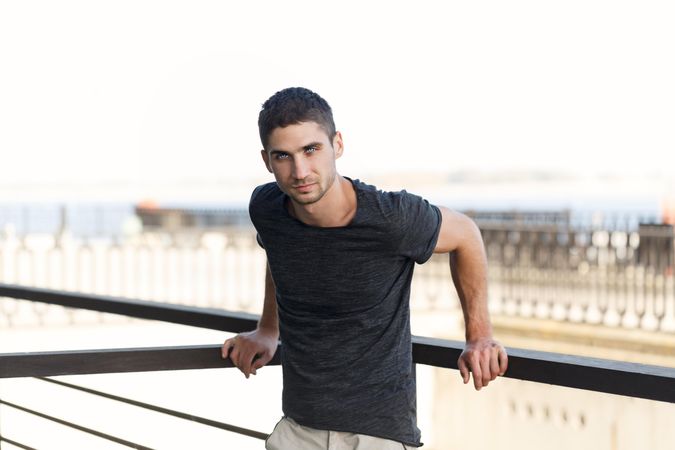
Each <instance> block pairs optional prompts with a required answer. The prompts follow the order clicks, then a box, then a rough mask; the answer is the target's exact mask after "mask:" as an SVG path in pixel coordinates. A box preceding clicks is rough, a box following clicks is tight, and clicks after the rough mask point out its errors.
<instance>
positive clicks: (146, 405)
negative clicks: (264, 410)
mask: <svg viewBox="0 0 675 450" xmlns="http://www.w3.org/2000/svg"><path fill="white" fill-rule="evenodd" d="M37 379H38V380H42V381H46V382H48V383H54V384H57V385H59V386H63V387H66V388H70V389H75V390H78V391H81V392H86V393H88V394H92V395H96V396H98V397H103V398H107V399H110V400H115V401H118V402H122V403H127V404H129V405H133V406H138V407H139V408H143V409H148V410H151V411H155V412H159V413H162V414H167V415H170V416H173V417H178V418H180V419H185V420H190V421H192V422H197V423H200V424H203V425H208V426H210V427H215V428H220V429H221V430H226V431H231V432H233V433H237V434H242V435H244V436H249V437H252V438H256V439H262V440H265V439H267V438H268V436H269V435H268V434H266V433H262V432H260V431H255V430H250V429H248V428H243V427H238V426H235V425H230V424H228V423H224V422H218V421H217V420H211V419H206V418H204V417H200V416H195V415H194V414H187V413H184V412H180V411H176V410H173V409H169V408H164V407H161V406H157V405H152V404H150V403H145V402H140V401H138V400H132V399H129V398H126V397H121V396H119V395H113V394H108V393H106V392H102V391H98V390H95V389H91V388H87V387H84V386H78V385H75V384H71V383H66V382H64V381H59V380H53V379H51V378H44V377H38V378H37Z"/></svg>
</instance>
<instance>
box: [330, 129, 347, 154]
mask: <svg viewBox="0 0 675 450" xmlns="http://www.w3.org/2000/svg"><path fill="white" fill-rule="evenodd" d="M344 149H345V148H344V144H343V143H342V133H340V132H339V131H336V132H335V137H334V138H333V150H335V159H338V158H339V157H340V156H342V152H343V151H344Z"/></svg>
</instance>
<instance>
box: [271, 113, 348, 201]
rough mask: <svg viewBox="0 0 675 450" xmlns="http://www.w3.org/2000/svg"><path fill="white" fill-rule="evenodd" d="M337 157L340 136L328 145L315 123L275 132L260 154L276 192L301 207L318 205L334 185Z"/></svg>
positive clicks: (301, 124)
mask: <svg viewBox="0 0 675 450" xmlns="http://www.w3.org/2000/svg"><path fill="white" fill-rule="evenodd" d="M340 156H342V136H340V133H339V132H338V133H337V134H336V135H335V138H333V142H331V141H330V139H329V138H328V135H327V134H326V132H325V131H324V130H323V128H321V127H320V126H319V124H317V123H316V122H302V123H299V124H297V125H288V126H286V127H283V128H275V129H274V131H272V134H271V135H270V137H269V139H268V143H267V148H266V149H263V150H262V157H263V160H264V161H265V166H267V170H269V171H270V172H271V173H273V174H274V177H275V178H276V180H277V184H278V185H279V188H280V189H281V190H282V191H284V192H285V193H286V194H287V195H288V196H289V197H290V198H291V199H292V200H293V201H294V202H296V203H298V204H301V205H308V204H311V203H316V202H318V201H319V200H321V198H322V197H323V196H324V194H325V193H326V192H327V191H328V189H329V188H330V187H331V186H332V185H333V183H334V181H335V177H336V174H337V171H336V169H335V160H336V159H338V158H339V157H340Z"/></svg>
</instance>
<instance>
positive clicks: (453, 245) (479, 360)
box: [434, 207, 508, 390]
mask: <svg viewBox="0 0 675 450" xmlns="http://www.w3.org/2000/svg"><path fill="white" fill-rule="evenodd" d="M439 209H440V210H441V230H440V233H439V236H438V242H437V243H436V247H435V248H434V253H449V254H450V270H451V273H452V281H453V283H454V284H455V288H456V289H457V294H458V295H459V300H460V303H461V305H462V312H463V314H464V324H465V327H466V328H465V334H466V346H465V347H464V351H463V352H462V354H461V355H460V357H459V360H458V366H459V371H460V373H461V375H462V379H463V380H464V383H465V384H466V383H468V382H469V374H470V373H471V374H473V383H474V386H475V388H476V390H480V389H481V388H482V387H485V386H487V385H488V383H489V382H490V381H492V380H494V379H495V378H497V376H498V375H504V372H506V369H507V366H508V356H507V354H506V350H505V349H504V347H503V346H502V345H501V344H500V343H499V342H497V341H495V340H494V339H493V338H492V325H491V323H490V314H489V312H488V306H487V257H486V255H485V247H484V246H483V239H482V238H481V234H480V230H479V229H478V227H477V226H476V224H475V223H474V222H473V220H471V219H470V218H468V217H467V216H465V215H464V214H461V213H458V212H455V211H451V210H450V209H448V208H445V207H439Z"/></svg>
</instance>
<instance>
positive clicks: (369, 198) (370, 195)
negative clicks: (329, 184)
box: [354, 180, 437, 222]
mask: <svg viewBox="0 0 675 450" xmlns="http://www.w3.org/2000/svg"><path fill="white" fill-rule="evenodd" d="M354 186H355V187H356V190H357V193H358V196H359V201H360V202H362V203H363V206H365V207H367V209H368V210H369V211H370V212H371V213H374V214H378V215H380V216H381V217H382V218H384V219H387V220H388V221H393V222H399V221H400V219H401V216H403V217H407V216H409V215H410V214H411V213H415V212H419V211H420V210H424V209H437V208H436V207H435V206H433V205H431V204H430V203H429V202H428V201H427V200H425V199H424V198H422V197H421V196H419V195H416V194H412V193H410V192H408V191H406V190H405V189H401V190H399V191H385V190H381V189H378V188H377V187H375V186H372V185H369V184H366V183H363V182H361V181H360V180H354Z"/></svg>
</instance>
